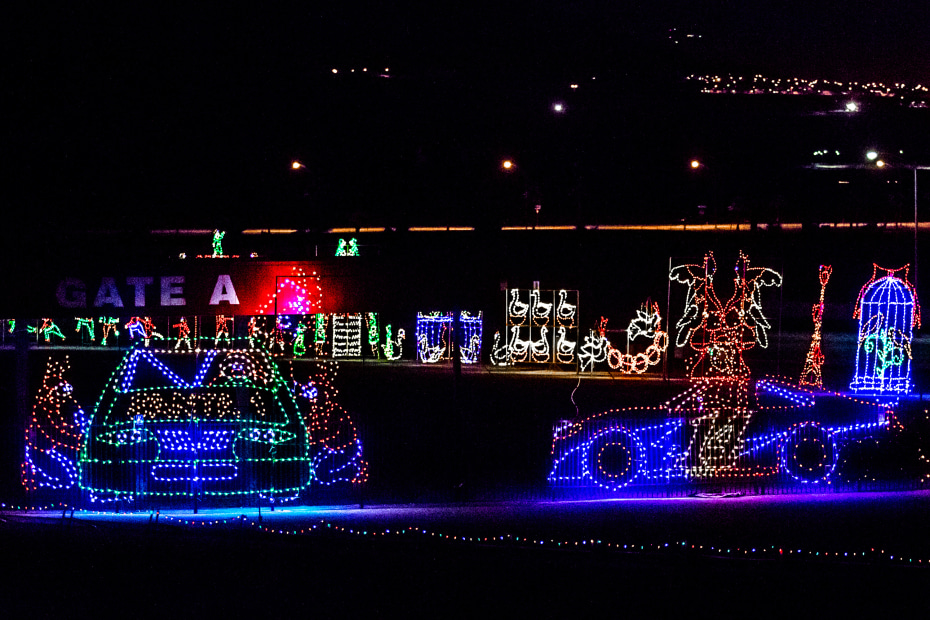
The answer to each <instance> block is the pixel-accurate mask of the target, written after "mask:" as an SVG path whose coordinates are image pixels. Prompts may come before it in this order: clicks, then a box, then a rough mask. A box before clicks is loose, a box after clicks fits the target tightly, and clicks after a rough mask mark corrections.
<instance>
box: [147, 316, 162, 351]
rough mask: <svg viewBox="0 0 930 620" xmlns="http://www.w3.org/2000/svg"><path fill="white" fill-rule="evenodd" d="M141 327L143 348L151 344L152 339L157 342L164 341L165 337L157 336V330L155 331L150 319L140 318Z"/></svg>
mask: <svg viewBox="0 0 930 620" xmlns="http://www.w3.org/2000/svg"><path fill="white" fill-rule="evenodd" d="M142 327H143V328H144V329H145V346H149V343H151V342H152V338H157V339H158V340H164V339H165V337H164V336H162V335H161V334H159V333H158V330H156V329H155V323H154V322H153V321H152V317H150V316H146V317H142Z"/></svg>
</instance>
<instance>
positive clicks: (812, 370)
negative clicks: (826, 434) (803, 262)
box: [798, 265, 833, 389]
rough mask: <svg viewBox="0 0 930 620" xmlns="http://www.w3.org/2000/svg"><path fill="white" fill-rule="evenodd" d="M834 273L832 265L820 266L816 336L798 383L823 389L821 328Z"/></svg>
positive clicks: (813, 312)
mask: <svg viewBox="0 0 930 620" xmlns="http://www.w3.org/2000/svg"><path fill="white" fill-rule="evenodd" d="M831 273H833V267H831V266H830V265H821V266H820V301H819V302H818V303H816V304H814V307H813V309H812V310H811V312H812V314H813V317H814V335H813V336H812V337H811V348H810V350H809V351H808V352H807V359H806V360H804V370H802V371H801V378H800V380H798V383H799V384H801V385H809V386H811V387H816V388H819V389H823V377H822V376H821V374H820V368H821V367H822V366H823V362H824V357H823V351H821V350H820V326H821V325H822V324H823V294H824V291H825V290H826V288H827V282H829V281H830V274H831Z"/></svg>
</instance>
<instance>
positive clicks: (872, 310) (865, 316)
mask: <svg viewBox="0 0 930 620" xmlns="http://www.w3.org/2000/svg"><path fill="white" fill-rule="evenodd" d="M908 267H909V265H905V266H904V267H901V268H899V269H885V268H883V267H879V266H878V265H876V264H874V263H873V265H872V279H870V280H869V281H868V282H866V283H865V285H864V286H863V287H862V290H861V291H859V298H858V299H857V300H856V310H855V312H854V313H853V318H855V319H859V337H858V347H857V348H856V375H855V376H854V377H853V380H852V383H850V385H849V387H850V389H851V390H853V391H855V392H863V393H869V394H885V393H896V394H907V393H909V392H910V391H911V388H912V387H913V384H912V382H911V341H912V339H913V337H914V328H915V327H920V305H919V304H918V302H917V291H916V290H915V289H914V285H913V284H911V283H910V282H909V281H908V279H907V272H908ZM881 272H884V275H881ZM899 274H900V275H899Z"/></svg>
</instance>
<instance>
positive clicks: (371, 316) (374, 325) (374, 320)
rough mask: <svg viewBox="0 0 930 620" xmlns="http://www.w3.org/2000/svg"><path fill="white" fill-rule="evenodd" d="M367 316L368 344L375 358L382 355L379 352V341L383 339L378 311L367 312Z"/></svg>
mask: <svg viewBox="0 0 930 620" xmlns="http://www.w3.org/2000/svg"><path fill="white" fill-rule="evenodd" d="M365 317H366V318H367V320H368V346H370V347H371V354H372V356H373V357H374V358H375V359H378V358H379V357H380V355H379V352H378V341H379V340H380V339H381V334H380V333H379V332H380V330H379V329H378V313H377V312H366V313H365Z"/></svg>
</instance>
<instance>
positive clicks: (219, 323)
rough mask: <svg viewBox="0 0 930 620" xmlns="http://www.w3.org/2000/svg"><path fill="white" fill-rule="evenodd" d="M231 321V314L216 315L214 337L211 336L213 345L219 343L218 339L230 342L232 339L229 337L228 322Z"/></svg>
mask: <svg viewBox="0 0 930 620" xmlns="http://www.w3.org/2000/svg"><path fill="white" fill-rule="evenodd" d="M230 321H232V317H231V316H225V315H222V314H217V315H216V337H215V338H213V346H217V345H218V344H219V343H220V340H223V341H224V342H226V344H230V343H231V342H232V340H230V338H229V323H230Z"/></svg>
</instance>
